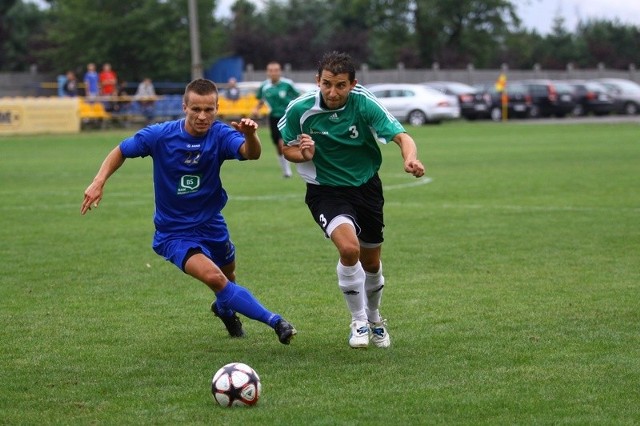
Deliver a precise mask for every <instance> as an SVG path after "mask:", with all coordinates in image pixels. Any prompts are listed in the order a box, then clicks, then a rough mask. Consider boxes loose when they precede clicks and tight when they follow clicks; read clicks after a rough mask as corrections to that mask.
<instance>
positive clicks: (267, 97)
mask: <svg viewBox="0 0 640 426" xmlns="http://www.w3.org/2000/svg"><path fill="white" fill-rule="evenodd" d="M298 96H300V92H298V89H296V88H295V86H294V85H293V81H291V80H289V79H288V78H284V77H282V67H281V66H280V64H279V63H278V62H275V61H273V62H269V64H267V79H266V80H265V81H264V82H263V83H262V84H261V85H260V87H259V88H258V91H257V92H256V98H258V105H256V107H255V109H254V110H253V115H254V116H257V115H258V113H259V112H260V108H262V106H263V105H264V104H265V103H266V104H267V105H269V109H270V111H269V128H270V130H271V141H272V142H273V144H274V145H275V146H276V149H277V154H278V161H279V162H280V167H281V168H282V173H283V175H284V177H286V178H288V177H291V166H290V165H289V162H288V161H287V160H286V159H285V158H284V156H283V154H282V146H283V142H282V136H281V135H280V131H279V130H278V120H280V119H281V118H282V117H283V116H284V111H285V109H286V108H287V105H289V102H291V101H292V100H293V99H295V98H297V97H298Z"/></svg>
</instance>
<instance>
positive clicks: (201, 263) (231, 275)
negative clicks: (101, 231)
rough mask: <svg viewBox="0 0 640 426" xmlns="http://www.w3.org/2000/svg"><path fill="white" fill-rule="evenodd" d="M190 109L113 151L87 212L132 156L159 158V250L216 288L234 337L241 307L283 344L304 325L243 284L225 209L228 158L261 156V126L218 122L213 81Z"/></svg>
mask: <svg viewBox="0 0 640 426" xmlns="http://www.w3.org/2000/svg"><path fill="white" fill-rule="evenodd" d="M182 108H183V110H184V113H185V118H184V119H179V120H174V121H167V122H164V123H159V124H154V125H151V126H148V127H145V128H143V129H142V130H140V131H138V132H137V133H135V134H134V135H133V136H131V137H129V138H127V139H125V140H123V141H122V142H121V143H120V144H119V145H118V146H116V147H115V148H114V149H113V150H112V151H111V152H110V153H109V154H108V155H107V157H106V158H105V160H104V161H103V163H102V165H101V167H100V169H99V170H98V173H97V175H96V176H95V178H94V179H93V182H92V183H91V184H90V185H89V186H88V187H87V189H86V190H85V192H84V200H83V202H82V207H81V210H80V212H81V214H83V215H84V214H85V213H87V211H89V210H91V209H92V208H95V207H98V204H99V203H100V201H101V200H102V196H103V190H104V185H105V183H106V182H107V179H109V177H110V176H111V175H112V174H113V173H114V172H115V171H116V170H118V169H119V168H120V167H121V166H122V165H123V164H124V161H125V159H127V158H135V157H146V156H151V158H152V159H153V183H154V191H155V207H156V208H155V214H154V224H155V229H156V231H155V234H154V238H153V249H154V251H155V252H156V253H158V254H159V255H160V256H163V257H164V258H165V259H167V260H169V261H171V262H172V263H174V264H175V265H176V266H177V267H178V268H180V269H181V270H182V271H183V272H184V273H186V274H189V275H191V276H192V277H194V278H196V279H197V280H199V281H202V282H203V283H204V284H206V285H207V286H208V287H209V288H210V289H211V290H213V291H214V293H215V295H216V298H215V300H214V301H213V303H212V304H211V310H212V311H213V313H214V314H215V315H216V316H217V317H219V318H220V319H221V320H222V322H223V323H224V325H225V327H226V328H227V331H228V332H229V334H230V335H231V336H232V337H242V336H244V330H243V329H242V323H241V321H240V319H239V318H238V316H237V315H236V312H237V313H240V314H242V315H244V316H246V317H248V318H251V319H254V320H257V321H260V322H263V323H265V324H267V325H269V326H270V327H272V328H273V329H274V330H275V332H276V335H277V336H278V339H279V340H280V342H281V343H283V344H289V342H290V341H291V339H292V338H293V336H294V335H295V334H296V329H295V328H294V327H293V326H292V325H291V324H290V323H289V322H287V321H286V320H285V319H284V318H282V317H281V316H280V315H278V314H276V313H273V312H270V311H269V310H267V309H265V308H264V307H263V306H262V305H261V304H260V302H259V301H258V300H257V299H256V298H255V297H254V296H253V295H252V294H251V293H250V292H249V290H247V289H246V288H244V287H242V286H240V285H239V284H237V283H236V282H235V246H234V245H233V243H232V242H231V239H230V236H229V231H228V229H227V224H226V222H225V220H224V217H223V216H222V213H221V211H222V209H223V208H224V206H225V204H226V202H227V198H228V197H227V193H226V192H225V190H224V188H223V187H222V182H221V180H220V168H221V166H222V163H223V162H224V161H225V160H232V159H235V160H257V159H258V158H259V157H260V154H261V151H262V148H261V144H260V139H259V137H258V135H257V133H256V131H257V129H258V125H257V123H256V122H255V121H253V120H251V119H249V118H242V119H241V120H239V121H238V122H232V123H231V126H229V125H227V124H225V123H222V122H220V121H218V120H216V113H217V111H218V89H217V87H216V85H215V83H213V82H212V81H209V80H206V79H196V80H194V81H192V82H191V83H189V84H188V85H187V87H186V89H185V92H184V98H183V104H182Z"/></svg>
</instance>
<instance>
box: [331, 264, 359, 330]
mask: <svg viewBox="0 0 640 426" xmlns="http://www.w3.org/2000/svg"><path fill="white" fill-rule="evenodd" d="M336 269H337V273H338V287H340V291H342V294H343V295H344V300H346V301H347V308H349V311H351V319H352V320H353V321H366V320H367V314H366V313H365V303H366V302H365V294H364V280H365V274H364V269H362V265H361V264H360V262H358V263H356V264H355V265H353V266H344V265H343V264H342V263H340V261H338V267H337V268H336Z"/></svg>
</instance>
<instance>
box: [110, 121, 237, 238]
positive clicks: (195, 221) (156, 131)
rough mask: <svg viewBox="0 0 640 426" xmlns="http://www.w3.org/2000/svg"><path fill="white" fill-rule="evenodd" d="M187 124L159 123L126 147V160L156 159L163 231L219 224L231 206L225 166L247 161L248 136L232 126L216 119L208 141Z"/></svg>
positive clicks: (155, 182) (123, 147) (158, 216)
mask: <svg viewBox="0 0 640 426" xmlns="http://www.w3.org/2000/svg"><path fill="white" fill-rule="evenodd" d="M184 125H185V122H184V119H182V120H176V121H168V122H165V123H160V124H154V125H152V126H149V127H145V128H144V129H142V130H140V131H139V132H137V133H136V134H134V135H133V136H131V137H130V138H127V139H125V140H124V141H122V142H121V143H120V151H121V152H122V155H124V157H125V158H134V157H146V156H148V155H150V156H151V157H152V158H153V185H154V191H155V202H156V210H155V215H154V223H155V226H156V229H157V230H158V231H160V232H163V233H167V232H168V233H172V232H180V231H185V230H188V229H193V228H196V227H198V226H200V225H205V224H208V223H212V222H215V221H219V220H220V217H221V215H220V212H221V211H222V209H223V208H224V206H225V204H226V203H227V193H226V192H225V190H224V188H223V187H222V181H221V179H220V168H221V166H222V163H223V162H224V161H225V160H230V159H237V160H243V159H244V158H243V157H242V156H241V155H240V153H239V149H240V146H241V145H242V144H243V143H244V140H245V137H244V135H243V134H242V133H240V132H238V131H237V130H235V129H233V128H232V127H230V126H229V125H227V124H224V123H222V122H220V121H216V122H214V124H213V125H212V126H211V128H210V129H209V131H208V132H207V134H206V135H205V136H203V137H195V136H191V135H190V134H189V133H187V131H186V130H185V128H184Z"/></svg>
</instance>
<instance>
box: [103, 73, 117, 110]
mask: <svg viewBox="0 0 640 426" xmlns="http://www.w3.org/2000/svg"><path fill="white" fill-rule="evenodd" d="M99 80H100V94H101V95H102V96H104V97H105V98H113V97H115V96H117V86H118V76H117V75H116V73H115V71H113V69H111V64H110V63H108V62H107V63H105V64H104V65H102V71H101V72H100V75H99ZM105 107H106V109H107V111H113V109H114V108H113V101H112V100H108V99H105Z"/></svg>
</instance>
